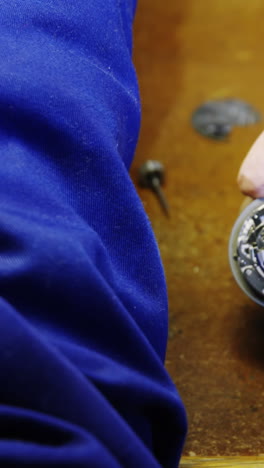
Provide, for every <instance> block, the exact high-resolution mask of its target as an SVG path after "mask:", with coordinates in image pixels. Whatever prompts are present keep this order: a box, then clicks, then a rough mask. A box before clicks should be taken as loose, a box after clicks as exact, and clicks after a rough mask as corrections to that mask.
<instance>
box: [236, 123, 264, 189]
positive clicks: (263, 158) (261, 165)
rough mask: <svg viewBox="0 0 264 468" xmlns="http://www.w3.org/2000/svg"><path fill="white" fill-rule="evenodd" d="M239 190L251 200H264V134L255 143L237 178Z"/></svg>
mask: <svg viewBox="0 0 264 468" xmlns="http://www.w3.org/2000/svg"><path fill="white" fill-rule="evenodd" d="M237 183H238V186H239V189H240V190H241V192H242V193H243V194H244V195H247V196H248V197H251V198H264V132H262V133H261V134H260V136H259V137H258V138H257V139H256V141H255V142H254V143H253V145H252V147H251V148H250V150H249V152H248V154H247V155H246V157H245V159H244V160H243V162H242V164H241V166H240V169H239V173H238V176H237Z"/></svg>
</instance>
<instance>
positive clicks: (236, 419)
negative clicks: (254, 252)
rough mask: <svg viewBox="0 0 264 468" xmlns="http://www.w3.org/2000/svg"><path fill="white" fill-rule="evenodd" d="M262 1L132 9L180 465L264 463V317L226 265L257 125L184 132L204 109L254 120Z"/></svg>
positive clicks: (147, 196) (260, 87)
mask: <svg viewBox="0 0 264 468" xmlns="http://www.w3.org/2000/svg"><path fill="white" fill-rule="evenodd" d="M263 18H264V2H263V0H251V1H250V2H249V1H246V0H228V1H227V0H201V1H197V0H166V2H165V1H162V0H139V5H138V10H137V16H136V22H135V31H134V33H135V34H134V58H135V60H134V61H135V65H136V69H137V73H138V79H139V84H140V89H141V97H142V107H143V120H142V128H141V135H140V141H139V145H138V149H137V153H136V157H135V160H134V163H133V166H132V169H131V175H132V178H133V180H134V181H135V182H136V176H137V170H138V167H139V166H140V165H141V164H142V163H143V162H144V161H145V160H146V159H157V160H159V161H161V162H163V163H164V165H165V167H166V171H167V182H166V185H165V187H164V191H165V193H166V196H167V199H168V201H169V204H170V208H171V218H170V219H167V218H166V217H165V216H164V214H163V213H162V211H161V209H160V206H159V204H158V203H157V201H156V199H155V198H154V196H153V194H152V193H151V192H149V191H148V190H144V189H138V193H139V195H140V197H141V199H142V201H143V203H144V206H145V209H146V211H147V213H148V215H149V218H150V220H151V223H152V226H153V229H154V232H155V235H156V238H157V241H158V244H159V247H160V251H161V256H162V260H163V263H164V268H165V272H166V277H167V284H168V294H169V304H170V333H169V344H168V352H167V360H166V366H167V369H168V371H169V372H170V374H171V376H172V378H173V380H174V382H175V383H176V385H177V388H178V390H179V392H180V394H181V396H182V398H183V400H184V402H185V406H186V409H187V412H188V418H189V435H188V439H187V442H186V446H185V454H186V455H195V454H196V455H197V456H209V457H210V456H217V455H221V456H222V455H232V456H235V455H259V454H261V453H262V454H263V453H264V429H263V425H264V406H263V396H264V339H263V338H264V310H263V309H262V308H261V307H260V306H257V305H256V304H254V303H253V302H252V301H251V300H250V299H248V298H247V297H246V296H245V295H244V294H243V292H241V291H240V289H239V288H238V286H237V285H236V283H235V281H234V279H233V278H232V275H231V272H230V269H229V264H228V255H227V246H228V239H229V235H230V230H231V228H232V225H233V223H234V221H235V219H236V217H237V215H238V210H239V206H240V204H241V203H242V201H243V197H242V195H241V194H240V193H239V191H238V189H237V186H236V175H237V171H238V169H239V165H240V163H241V161H242V159H243V157H244V155H245V154H246V152H247V151H248V149H249V147H250V146H251V144H252V142H253V141H254V139H255V138H256V137H257V135H258V134H259V133H260V132H261V131H262V128H263V123H259V124H256V125H253V126H250V127H244V128H236V129H234V131H233V132H232V135H231V136H230V138H229V139H228V140H227V141H225V142H223V141H222V142H219V141H218V142H216V141H212V140H209V139H206V138H204V137H202V136H200V135H199V134H197V133H196V132H195V131H194V130H193V129H192V126H191V124H190V117H191V114H192V112H193V110H194V109H195V108H196V107H197V106H198V105H199V104H201V103H202V102H204V101H206V100H209V99H214V98H222V97H235V98H240V99H244V100H246V101H248V102H249V103H251V104H252V105H254V106H256V107H257V108H258V109H259V110H260V111H261V112H263V115H264V45H263V44H264V21H263Z"/></svg>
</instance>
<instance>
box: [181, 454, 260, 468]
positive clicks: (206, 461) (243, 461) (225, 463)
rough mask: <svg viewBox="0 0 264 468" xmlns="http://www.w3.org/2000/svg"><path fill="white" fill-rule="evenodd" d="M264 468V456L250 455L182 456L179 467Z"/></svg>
mask: <svg viewBox="0 0 264 468" xmlns="http://www.w3.org/2000/svg"><path fill="white" fill-rule="evenodd" d="M241 467H243V468H253V467H255V468H264V458H263V457H259V456H251V457H218V458H199V457H183V458H182V459H181V464H180V468H241Z"/></svg>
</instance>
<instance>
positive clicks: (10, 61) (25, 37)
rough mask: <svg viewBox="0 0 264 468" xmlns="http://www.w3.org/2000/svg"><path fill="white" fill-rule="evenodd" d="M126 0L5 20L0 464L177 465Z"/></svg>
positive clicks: (9, 14) (37, 4)
mask: <svg viewBox="0 0 264 468" xmlns="http://www.w3.org/2000/svg"><path fill="white" fill-rule="evenodd" d="M134 11H135V3H134V2H133V1H132V0H130V1H129V0H127V1H124V0H123V1H121V0H89V1H87V0H67V1H66V0H23V1H21V0H8V2H2V4H1V14H0V32H1V34H0V60H1V67H0V157H1V164H0V181H1V183H0V200H1V205H0V295H1V299H0V372H1V385H0V432H1V434H0V466H3V467H7V466H18V467H19V466H22V465H23V466H27V467H29V466H33V467H46V466H49V467H53V466H54V467H74V468H78V467H83V468H84V467H86V468H87V467H92V468H97V467H108V468H117V467H131V468H132V467H133V468H141V467H142V468H146V467H151V468H152V467H153V468H157V467H158V466H164V467H174V466H177V464H178V461H179V457H180V454H181V451H182V446H183V442H184V438H185V433H186V415H185V410H184V407H183V404H182V402H181V399H180V397H179V395H178V394H177V391H176V389H175V387H174V385H173V383H172V381H171V379H170V378H169V376H168V374H167V372H166V371H165V369H164V366H163V362H164V356H165V351H166V342H167V325H168V324H167V294H166V285H165V280H164V274H163V269H162V266H161V262H160V257H159V253H158V249H157V246H156V243H155V240H154V237H153V233H152V230H151V227H150V224H149V221H148V219H147V217H146V215H145V213H144V210H143V208H142V205H141V202H140V201H139V199H138V196H137V194H136V191H135V188H134V186H133V184H132V182H131V179H130V177H129V174H128V170H129V167H130V164H131V161H132V158H133V155H134V151H135V146H136V143H137V138H138V131H139V126H140V100H139V93H138V87H137V81H136V76H135V71H134V68H133V65H132V61H131V49H132V37H131V26H132V20H133V15H134Z"/></svg>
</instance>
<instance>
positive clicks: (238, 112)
mask: <svg viewBox="0 0 264 468" xmlns="http://www.w3.org/2000/svg"><path fill="white" fill-rule="evenodd" d="M259 120H261V115H260V113H259V112H258V111H257V110H256V109H254V108H253V107H252V106H251V105H249V104H247V103H246V102H244V101H241V100H239V99H221V100H216V101H208V102H205V103H204V104H203V105H201V106H200V107H198V109H196V110H195V111H194V113H193V115H192V125H193V127H194V128H195V129H196V130H197V131H198V132H199V133H200V134H201V135H204V136H206V137H208V138H213V139H215V140H223V139H225V138H226V137H227V136H228V135H229V134H230V132H231V130H232V128H233V127H234V126H235V125H238V126H244V125H251V124H254V123H256V122H258V121H259Z"/></svg>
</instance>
